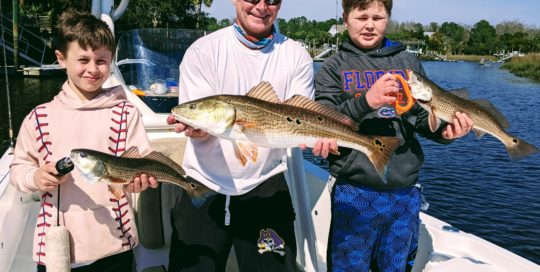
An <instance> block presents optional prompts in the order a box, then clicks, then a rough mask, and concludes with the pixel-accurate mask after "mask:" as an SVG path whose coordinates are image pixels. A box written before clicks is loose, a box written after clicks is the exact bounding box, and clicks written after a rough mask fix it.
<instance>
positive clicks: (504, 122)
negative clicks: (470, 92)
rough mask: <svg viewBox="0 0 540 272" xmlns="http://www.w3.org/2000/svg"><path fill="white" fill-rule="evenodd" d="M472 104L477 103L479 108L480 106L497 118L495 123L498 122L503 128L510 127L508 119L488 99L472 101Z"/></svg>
mask: <svg viewBox="0 0 540 272" xmlns="http://www.w3.org/2000/svg"><path fill="white" fill-rule="evenodd" d="M471 101H472V102H474V103H476V104H477V105H478V106H480V107H481V108H482V109H483V110H485V111H487V112H488V113H489V114H491V115H492V116H493V118H495V121H497V124H499V126H501V127H502V128H504V129H507V128H509V127H510V122H508V119H506V117H505V116H504V115H503V114H502V113H501V112H500V111H499V110H497V108H495V106H494V105H493V104H491V102H489V101H488V100H486V99H475V100H471Z"/></svg>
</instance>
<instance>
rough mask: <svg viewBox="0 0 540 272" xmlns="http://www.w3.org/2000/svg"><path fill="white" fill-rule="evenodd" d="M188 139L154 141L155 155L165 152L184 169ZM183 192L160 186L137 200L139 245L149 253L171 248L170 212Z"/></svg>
mask: <svg viewBox="0 0 540 272" xmlns="http://www.w3.org/2000/svg"><path fill="white" fill-rule="evenodd" d="M186 141H187V138H167V139H156V140H152V141H150V145H151V146H152V149H153V150H154V151H158V152H161V153H163V154H165V155H166V156H168V157H169V158H171V159H172V160H174V161H175V162H176V163H178V164H179V165H182V159H183V156H184V148H185V145H186ZM180 190H181V188H180V187H179V186H177V185H173V184H167V183H161V182H160V183H159V186H158V188H156V189H153V188H148V189H147V190H145V191H144V192H142V193H140V194H138V195H137V196H135V197H134V203H135V205H134V210H135V220H136V222H137V229H138V233H139V242H140V243H141V244H142V245H143V246H144V247H145V248H148V249H160V248H164V247H168V245H169V243H170V237H171V233H172V228H171V221H170V211H171V209H172V208H173V206H174V203H175V200H176V198H177V197H178V195H179V194H180V192H181V191H180Z"/></svg>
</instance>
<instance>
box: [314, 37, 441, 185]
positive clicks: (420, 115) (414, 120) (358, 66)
mask: <svg viewBox="0 0 540 272" xmlns="http://www.w3.org/2000/svg"><path fill="white" fill-rule="evenodd" d="M383 44H384V45H383V46H382V47H381V48H378V49H373V50H370V51H364V50H361V49H359V48H357V47H356V46H355V45H354V44H352V43H351V42H350V41H346V42H344V43H343V44H342V46H341V47H340V51H339V52H337V53H336V54H334V55H333V56H332V57H330V58H328V59H327V60H326V61H325V63H324V64H323V66H322V67H321V70H320V71H319V72H318V74H317V75H316V79H315V99H316V100H317V101H318V102H320V103H322V104H325V105H328V106H331V107H333V108H334V109H336V110H338V111H339V112H341V113H343V114H345V115H347V116H349V117H351V118H352V119H353V120H354V121H356V122H358V123H359V125H360V130H359V133H362V134H366V135H380V136H390V137H397V138H399V139H400V146H399V147H398V148H397V149H396V151H395V152H394V154H393V155H392V157H391V158H390V162H389V164H388V169H387V173H386V181H383V180H382V179H381V178H380V177H379V175H378V174H377V172H376V171H375V169H374V168H373V167H372V166H371V163H370V161H369V160H368V158H367V157H366V155H364V154H363V153H361V152H359V151H357V150H351V149H348V148H340V150H339V151H340V153H341V155H339V156H335V155H330V156H329V158H328V160H329V162H330V173H331V174H332V175H333V176H335V177H337V178H338V179H345V180H348V181H349V182H352V183H354V184H358V185H366V186H372V187H375V188H379V189H394V188H403V187H407V186H410V185H413V184H415V183H416V181H417V179H418V172H419V170H420V167H421V166H422V163H423V161H424V154H423V151H422V148H421V146H420V143H419V142H418V140H417V139H416V133H418V134H420V135H421V136H423V137H425V138H428V139H431V140H434V141H436V142H439V143H450V142H451V141H449V140H445V139H444V138H442V136H441V131H442V128H444V126H441V128H440V129H439V130H438V131H435V132H434V133H432V132H431V131H430V129H429V126H428V120H427V118H428V114H427V112H426V111H425V110H423V109H422V108H421V107H420V106H418V105H416V104H415V105H414V106H413V107H412V108H411V110H410V111H408V112H406V113H404V114H402V115H397V114H396V113H395V110H394V108H393V107H392V106H391V105H387V106H383V107H381V108H379V109H376V110H373V109H371V107H370V106H369V105H368V103H367V100H366V96H365V94H366V93H367V91H368V90H369V89H370V88H371V86H372V85H373V83H375V81H376V80H377V79H378V78H380V77H381V76H383V75H384V74H386V73H388V72H389V73H393V74H401V75H402V76H403V77H404V78H405V79H406V78H407V73H406V71H407V70H412V71H415V72H418V73H422V74H425V73H424V69H423V67H422V65H421V63H420V61H419V60H418V58H416V57H415V56H414V55H412V54H410V53H408V52H406V51H405V46H404V45H402V44H400V43H395V42H391V41H389V40H387V39H385V40H384V42H383Z"/></svg>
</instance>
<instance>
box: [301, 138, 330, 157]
mask: <svg viewBox="0 0 540 272" xmlns="http://www.w3.org/2000/svg"><path fill="white" fill-rule="evenodd" d="M300 148H301V149H302V150H304V149H306V148H307V146H306V145H305V144H301V145H300ZM312 153H313V155H314V156H317V157H322V158H324V159H326V158H328V154H334V155H339V150H338V145H337V142H336V139H320V140H318V141H317V142H316V143H315V146H314V147H313V149H312Z"/></svg>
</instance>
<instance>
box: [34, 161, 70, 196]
mask: <svg viewBox="0 0 540 272" xmlns="http://www.w3.org/2000/svg"><path fill="white" fill-rule="evenodd" d="M66 176H68V175H63V176H58V171H56V167H55V165H54V164H53V163H47V164H45V165H43V166H41V167H40V168H39V169H38V170H37V171H36V172H35V173H34V184H35V185H36V186H37V187H38V188H39V190H41V191H45V192H47V191H52V190H53V189H55V188H56V187H57V186H58V185H60V184H62V183H64V182H65V181H66V179H67V178H66Z"/></svg>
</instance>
